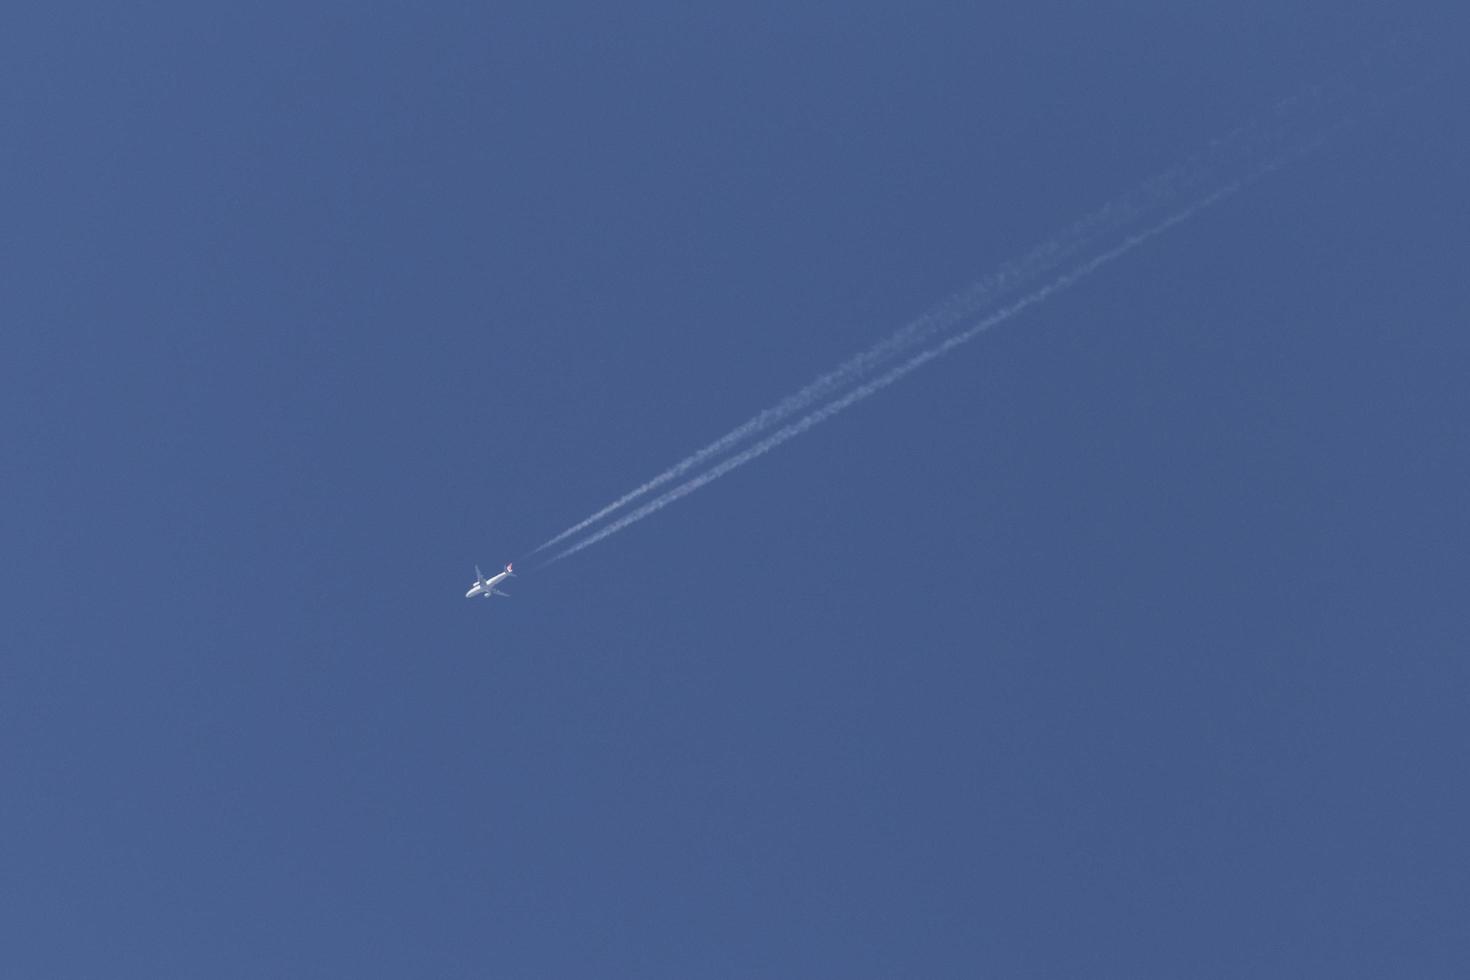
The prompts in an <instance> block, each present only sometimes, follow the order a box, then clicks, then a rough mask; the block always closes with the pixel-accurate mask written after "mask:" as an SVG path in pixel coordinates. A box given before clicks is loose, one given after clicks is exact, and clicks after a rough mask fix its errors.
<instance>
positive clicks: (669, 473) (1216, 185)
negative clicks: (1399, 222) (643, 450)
mask: <svg viewBox="0 0 1470 980" xmlns="http://www.w3.org/2000/svg"><path fill="white" fill-rule="evenodd" d="M1417 84H1419V83H1416V85H1417ZM1360 86H1361V82H1359V83H1357V84H1354V83H1352V82H1351V81H1345V80H1343V79H1338V80H1337V81H1336V82H1334V83H1333V84H1330V85H1319V86H1314V87H1312V88H1309V89H1307V90H1306V91H1305V92H1304V93H1302V94H1300V95H1296V96H1293V97H1291V98H1288V99H1284V100H1282V101H1281V102H1279V103H1277V104H1276V106H1275V107H1274V108H1273V110H1272V111H1271V112H1270V113H1268V114H1266V116H1265V117H1263V119H1262V120H1259V121H1256V122H1252V123H1248V124H1246V125H1244V126H1241V127H1239V128H1238V129H1236V130H1234V131H1233V132H1231V133H1230V134H1228V135H1227V136H1225V137H1222V138H1220V139H1217V140H1215V141H1214V142H1213V143H1212V144H1211V145H1210V148H1209V149H1208V150H1207V151H1206V152H1204V153H1201V154H1198V155H1196V156H1194V157H1191V158H1190V159H1189V160H1188V161H1186V162H1185V163H1184V164H1182V165H1181V166H1178V167H1175V168H1174V169H1173V170H1170V171H1167V172H1165V173H1163V174H1161V175H1160V176H1158V177H1155V178H1153V179H1151V180H1149V181H1147V182H1145V183H1143V184H1142V185H1140V186H1139V187H1138V188H1136V189H1135V190H1134V191H1132V192H1131V193H1129V194H1126V195H1124V196H1123V197H1121V198H1119V199H1118V200H1116V201H1115V202H1113V203H1111V204H1108V205H1106V206H1105V207H1103V208H1101V209H1099V210H1098V211H1096V212H1094V213H1093V214H1092V215H1089V216H1088V217H1087V218H1084V219H1083V220H1081V221H1079V222H1077V223H1076V224H1074V225H1072V226H1071V227H1070V228H1068V229H1066V230H1065V231H1063V232H1061V233H1059V234H1057V235H1054V236H1053V237H1052V238H1051V239H1049V240H1048V241H1046V242H1045V243H1043V244H1042V245H1040V246H1038V247H1037V248H1035V249H1033V250H1032V251H1031V252H1030V253H1029V254H1027V255H1026V256H1024V257H1023V258H1021V259H1019V260H1017V261H1014V262H1011V263H1008V264H1006V265H1005V266H1002V267H1001V269H1000V270H999V271H998V272H996V273H995V274H993V275H991V276H989V277H987V278H985V279H983V280H981V281H980V282H978V283H976V284H975V285H974V286H972V287H970V288H968V289H966V290H964V291H962V292H961V293H959V294H957V295H955V296H954V297H952V298H950V299H949V300H947V301H946V302H944V303H943V304H941V305H940V306H938V307H936V308H935V309H934V310H932V311H930V312H929V313H927V314H925V315H924V316H921V317H919V318H918V319H916V320H914V321H912V322H910V323H909V324H907V325H906V326H904V327H903V328H901V329H900V330H898V331H897V332H895V333H894V334H892V335H890V336H889V337H887V338H886V339H884V340H882V341H880V342H879V343H877V344H875V345H874V346H872V347H870V348H868V349H867V350H865V351H863V352H861V353H859V354H856V355H854V356H853V357H850V358H848V359H847V360H846V361H844V362H843V363H842V364H841V365H839V366H838V367H837V368H835V369H834V370H832V371H829V372H828V373H826V374H824V375H822V376H821V377H819V378H817V379H816V380H815V381H813V382H811V383H810V384H808V385H807V386H806V387H804V388H802V389H801V390H800V391H798V392H796V393H795V394H793V395H790V396H788V397H787V398H785V399H783V400H781V401H780V402H778V403H777V404H775V405H774V406H772V407H770V408H767V409H765V410H764V411H762V412H760V413H758V414H756V415H755V416H753V417H752V418H750V419H749V420H748V421H746V422H745V423H743V424H742V425H740V426H738V427H736V428H735V429H733V430H731V431H730V432H729V433H727V434H726V435H724V436H721V437H720V438H719V439H716V440H715V441H714V442H712V443H710V444H709V445H708V446H705V447H704V448H703V449H700V450H698V451H697V452H695V453H693V454H691V455H690V456H688V457H686V458H685V459H683V460H681V461H680V462H678V463H676V464H674V465H673V466H671V467H670V468H669V469H667V470H665V471H664V472H662V473H660V474H659V475H658V476H656V477H654V478H653V479H652V480H649V481H648V482H646V483H644V484H642V485H641V486H639V487H637V488H635V489H634V490H632V491H630V492H629V493H627V494H624V495H623V496H622V497H620V498H618V499H617V500H615V501H614V502H613V503H611V504H609V505H607V506H606V507H604V508H602V509H601V510H599V511H597V512H596V513H595V514H593V515H592V516H591V517H588V518H587V519H586V520H583V521H581V522H579V523H577V524H575V525H573V526H572V527H570V528H568V529H567V530H565V531H563V532H561V533H560V534H558V535H556V536H555V537H553V538H551V539H550V540H548V541H547V542H545V543H544V544H542V545H541V546H540V547H538V548H537V549H536V551H538V552H539V551H542V550H545V549H547V548H549V547H551V546H553V545H555V544H558V543H560V542H562V541H565V540H566V539H567V538H569V537H571V536H572V535H575V534H577V533H578V532H580V531H583V530H585V529H587V528H588V527H590V526H591V525H593V524H595V523H596V522H598V521H600V520H602V519H603V518H605V517H607V516H609V515H610V514H612V513H613V512H615V511H618V510H620V509H621V508H624V507H626V506H628V505H630V504H632V503H633V502H634V501H636V500H639V499H641V498H642V497H644V496H646V495H647V494H649V493H651V492H653V491H654V490H656V489H658V488H659V487H662V486H665V485H666V484H668V483H671V482H673V481H674V480H677V479H679V478H680V477H683V476H685V475H687V474H688V473H690V472H691V471H693V470H695V469H697V468H699V467H702V466H704V465H706V464H708V463H710V462H712V461H713V460H714V459H716V458H718V457H720V456H723V455H725V454H727V453H729V452H733V451H734V450H735V449H736V448H737V447H738V446H740V445H742V444H744V443H745V442H746V441H748V440H749V439H752V438H754V437H755V436H758V435H760V434H761V433H763V432H765V431H766V430H768V429H771V428H773V427H775V426H777V425H778V424H780V423H782V422H783V421H785V420H786V419H788V418H790V417H791V416H793V415H797V414H798V413H801V412H806V413H807V414H805V415H803V416H802V417H801V418H799V419H797V421H795V422H788V423H786V424H785V425H783V426H782V427H781V428H779V429H777V430H776V431H775V432H774V433H771V434H770V435H767V436H766V437H764V438H762V439H760V440H759V441H758V442H755V443H754V444H753V445H750V446H748V447H747V448H745V449H743V450H741V451H740V452H738V453H736V454H735V455H733V456H730V457H729V458H728V459H726V460H724V462H721V463H719V464H717V465H715V466H713V467H711V468H709V469H707V470H704V471H703V472H701V473H699V474H698V475H697V476H694V477H693V478H692V479H688V480H686V481H685V482H683V483H680V484H678V485H677V486H675V487H674V488H673V489H669V490H665V491H664V492H663V493H662V494H660V495H659V496H657V497H655V498H654V499H653V500H651V501H649V502H647V503H644V504H643V505H642V506H640V507H637V508H636V509H634V510H633V511H631V512H630V513H627V514H625V515H623V516H622V517H619V518H617V519H616V520H614V521H612V522H611V523H610V524H606V525H605V526H603V527H602V528H601V529H599V530H597V531H595V532H594V533H592V534H591V535H589V536H588V537H585V538H583V539H582V540H580V541H578V542H577V543H576V544H574V545H572V546H571V547H568V548H565V549H564V550H562V551H560V552H558V553H557V554H556V555H555V556H554V557H552V558H550V559H548V560H547V561H546V562H544V563H543V566H544V565H549V564H551V563H552V562H556V561H560V560H561V559H563V558H565V557H567V556H569V555H573V554H576V553H577V552H579V551H581V550H582V549H584V548H588V547H590V546H592V545H593V544H596V543H597V542H599V541H601V540H603V539H605V538H607V537H609V536H611V535H613V534H616V533H618V532H619V531H621V530H623V529H624V528H626V527H628V526H629V525H632V524H635V523H637V522H638V521H641V520H643V519H644V518H645V517H648V516H649V515H651V514H653V513H655V512H657V511H659V510H662V509H663V508H664V507H667V506H668V505H669V504H671V503H673V502H674V501H676V500H678V499H680V498H681V497H685V496H687V495H689V494H690V493H693V492H694V491H695V490H698V489H699V488H700V487H703V486H705V485H707V484H709V483H712V482H713V481H715V480H718V479H719V478H720V477H722V476H724V475H725V474H727V473H729V472H731V471H732V470H735V469H737V468H739V467H741V466H744V465H745V464H746V463H748V462H750V461H752V460H754V459H756V458H758V457H760V456H763V455H765V454H766V453H768V452H770V451H771V450H772V449H774V448H775V447H776V446H779V445H780V444H782V443H783V442H786V441H787V440H789V439H793V438H795V437H796V436H798V435H801V434H802V433H804V432H806V431H807V430H809V429H811V428H813V427H814V426H816V425H819V424H821V423H822V422H825V421H826V420H827V419H829V418H832V417H833V416H835V415H837V414H838V413H840V412H842V411H844V410H846V409H847V408H849V407H851V406H852V405H855V404H856V403H858V402H860V401H862V400H864V399H866V398H868V397H870V396H871V395H873V394H875V393H877V392H878V391H881V390H882V389H884V388H886V387H888V386H889V385H891V384H893V383H895V382H897V381H898V380H900V379H902V378H903V377H905V376H907V375H908V374H910V373H911V372H913V371H915V370H917V369H918V368H920V367H922V366H923V365H925V364H927V363H929V362H930V361H932V360H935V359H936V358H939V357H942V356H944V355H945V354H948V353H949V352H950V351H952V350H954V349H955V348H956V347H958V346H960V345H961V344H965V343H968V342H969V341H971V340H973V339H975V338H976V337H977V336H979V335H980V334H982V333H984V332H986V331H988V330H990V329H991V328H993V327H995V326H998V325H1000V324H1001V323H1004V322H1006V321H1008V320H1010V319H1012V318H1014V317H1016V316H1018V315H1020V314H1021V313H1022V312H1024V311H1025V310H1027V309H1029V308H1030V307H1032V306H1034V305H1036V304H1038V303H1041V302H1043V301H1044V300H1046V299H1048V298H1050V297H1051V296H1053V295H1055V294H1057V293H1059V292H1062V291H1064V290H1067V289H1070V288H1071V287H1072V286H1074V285H1075V284H1076V283H1078V282H1080V281H1081V280H1083V279H1085V278H1086V277H1088V276H1090V275H1092V273H1094V272H1096V271H1097V270H1099V269H1101V268H1102V267H1104V266H1106V265H1108V264H1109V263H1111V262H1114V261H1116V260H1117V259H1119V258H1121V257H1123V256H1124V255H1127V254H1128V253H1129V252H1132V251H1133V250H1134V249H1136V248H1138V247H1139V246H1140V245H1142V244H1144V243H1145V242H1148V241H1149V240H1151V239H1153V238H1155V237H1157V236H1159V235H1162V234H1163V233H1164V232H1166V231H1168V230H1169V229H1171V228H1173V227H1174V226H1176V225H1178V224H1180V223H1182V222H1184V221H1187V220H1189V219H1190V218H1192V217H1194V216H1195V215H1197V214H1199V213H1200V212H1201V211H1203V210H1205V209H1207V208H1209V207H1211V206H1213V205H1214V204H1216V203H1218V202H1220V201H1221V200H1223V199H1225V198H1227V197H1229V196H1231V195H1232V194H1234V193H1236V192H1237V191H1239V190H1240V189H1241V188H1242V187H1244V186H1246V185H1248V184H1250V183H1252V182H1254V181H1255V180H1257V179H1259V178H1260V177H1261V176H1263V175H1265V174H1266V173H1269V172H1270V171H1273V170H1275V169H1277V168H1279V167H1281V166H1283V165H1285V164H1286V163H1288V162H1290V161H1292V160H1294V159H1296V158H1298V157H1300V156H1302V155H1304V154H1306V153H1308V152H1310V151H1312V150H1313V149H1315V148H1316V147H1318V146H1320V145H1321V144H1322V143H1323V142H1324V141H1325V140H1326V139H1327V138H1328V137H1329V136H1331V135H1332V134H1333V133H1334V132H1336V131H1338V130H1340V129H1342V128H1344V127H1346V126H1348V125H1350V124H1351V123H1352V121H1353V120H1352V119H1351V118H1350V116H1351V113H1350V112H1347V111H1345V110H1344V108H1343V105H1342V104H1341V102H1340V101H1339V100H1340V99H1342V98H1343V97H1345V96H1350V95H1352V94H1353V92H1354V91H1355V90H1357V91H1361V88H1360ZM1404 91H1406V90H1405V89H1400V90H1399V92H1398V94H1399V95H1402V94H1403V92H1404ZM1319 112H1321V113H1324V114H1325V115H1318V116H1315V118H1314V119H1313V120H1312V121H1305V122H1304V120H1303V119H1302V118H1300V117H1301V116H1308V117H1311V116H1313V115H1314V114H1315V113H1319ZM1232 175H1233V176H1232ZM1180 202H1184V203H1182V204H1181V203H1180ZM1161 213H1162V214H1164V217H1162V218H1159V217H1158V215H1159V214H1161ZM1149 221H1152V223H1151V224H1146V222H1149ZM1140 225H1143V226H1144V227H1143V228H1142V230H1139V231H1135V232H1133V233H1131V234H1129V235H1128V236H1127V237H1125V238H1123V239H1122V240H1121V241H1118V240H1117V237H1116V236H1117V235H1119V234H1121V233H1122V232H1123V231H1124V230H1125V229H1126V228H1127V227H1129V226H1133V227H1137V226H1140ZM1110 239H1111V240H1113V241H1115V242H1116V243H1115V244H1112V245H1110V246H1108V247H1107V248H1106V249H1105V250H1104V251H1101V252H1098V251H1097V249H1098V248H1100V247H1102V245H1103V244H1104V243H1105V242H1106V241H1108V240H1110ZM1085 252H1092V253H1095V254H1093V255H1092V257H1091V258H1087V259H1086V260H1085V261H1081V262H1080V263H1078V264H1075V265H1074V266H1073V267H1072V268H1071V269H1070V271H1067V272H1065V273H1063V274H1062V275H1060V276H1057V277H1055V278H1053V279H1052V280H1051V281H1050V282H1048V283H1047V284H1046V285H1044V286H1042V287H1040V288H1038V289H1033V290H1032V291H1031V292H1029V293H1026V294H1025V295H1022V296H1021V297H1020V298H1019V299H1010V300H1009V302H1007V304H1006V305H1004V306H999V308H997V306H998V305H999V304H1000V303H1001V302H1002V301H1003V300H1006V299H1008V298H1009V297H1011V296H1014V295H1015V294H1016V293H1017V292H1020V290H1021V289H1023V288H1026V287H1028V286H1029V285H1031V284H1032V283H1034V282H1035V281H1036V280H1037V279H1039V278H1040V277H1042V276H1043V275H1048V274H1051V273H1053V272H1054V271H1055V270H1056V269H1058V268H1060V267H1062V266H1063V265H1064V264H1065V263H1066V262H1068V261H1069V260H1071V259H1073V258H1074V257H1075V256H1077V255H1078V253H1085ZM987 309H990V310H992V311H993V312H989V313H986V312H985V311H986V310H987ZM982 314H983V317H982V318H981V319H979V320H978V321H976V320H975V318H976V317H977V316H982ZM965 322H970V324H971V325H970V326H968V327H965V328H963V329H962V330H960V331H959V332H958V333H950V335H949V336H948V337H947V338H946V339H944V340H942V341H941V342H939V343H934V340H935V339H936V337H938V336H940V335H942V334H944V333H948V332H949V331H950V329H951V328H953V327H955V326H956V325H958V324H961V323H965ZM925 344H928V345H929V346H927V347H926V348H925V349H923V350H921V351H920V352H919V353H917V354H911V356H908V358H907V360H903V361H901V362H900V363H898V364H897V366H893V367H888V365H890V364H891V363H892V362H893V361H895V360H897V359H898V358H900V357H901V356H903V355H906V354H910V352H911V351H912V350H913V349H914V348H917V347H920V346H921V345H925ZM884 367H888V370H886V371H885V372H884V373H882V374H880V375H878V376H877V377H876V378H872V379H871V380H866V381H865V380H864V379H866V378H868V376H869V375H871V374H873V373H874V372H876V371H878V370H879V369H881V368H884ZM854 386H856V387H854ZM844 391H846V394H842V392H844ZM822 402H826V404H824V405H822V407H821V408H818V409H816V410H815V411H809V409H811V407H812V406H814V405H817V404H819V403H822Z"/></svg>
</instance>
